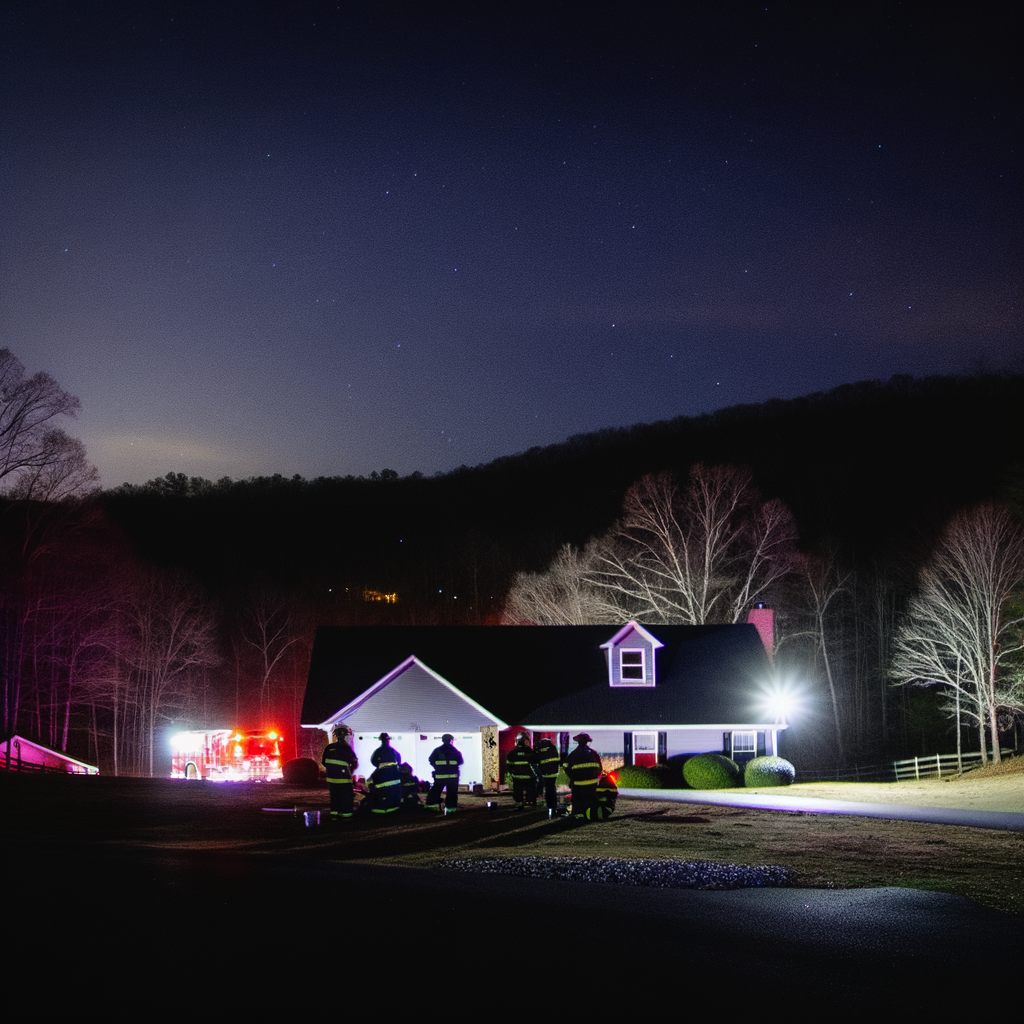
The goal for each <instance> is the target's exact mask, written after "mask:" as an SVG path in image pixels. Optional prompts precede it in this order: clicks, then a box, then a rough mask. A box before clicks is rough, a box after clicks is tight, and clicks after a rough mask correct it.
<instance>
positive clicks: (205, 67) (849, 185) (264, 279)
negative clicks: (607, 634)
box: [0, 0, 1024, 486]
mask: <svg viewBox="0 0 1024 1024" xmlns="http://www.w3.org/2000/svg"><path fill="white" fill-rule="evenodd" d="M276 6H277V7H278V8H279V9H278V10H277V11H276V12H273V13H266V12H262V13H261V12H260V11H259V10H258V9H257V7H256V5H251V4H247V5H245V6H243V5H240V4H234V3H216V2H209V3H204V4H191V3H186V4H175V3H169V4H166V5H162V6H161V7H159V9H157V8H154V9H152V10H150V9H148V8H146V9H140V7H139V5H135V4H127V3H103V2H97V3H91V4H81V5H79V4H64V3H61V4H57V3H46V2H38V0H36V2H32V3H27V2H20V0H18V2H13V3H9V4H7V5H6V6H5V13H4V14H3V15H2V16H0V17H2V22H0V29H2V46H3V51H2V60H0V68H2V70H0V75H2V79H0V85H2V90H3V92H2V104H3V111H4V116H3V119H2V121H3V127H2V129H0V131H2V133H3V160H2V164H0V167H2V174H3V177H4V179H5V185H4V189H3V199H2V207H0V215H2V219H3V229H2V230H3V243H2V249H0V281H2V283H3V295H2V300H3V301H2V306H0V315H2V323H0V331H2V334H0V344H3V345H7V346H8V347H9V348H11V349H12V351H14V352H15V354H16V355H18V356H19V358H21V360H22V361H23V362H24V363H25V364H26V366H27V367H28V369H29V370H30V371H35V370H37V369H45V370H47V371H48V372H50V373H51V374H52V375H53V376H54V377H56V378H57V379H58V380H59V381H60V382H61V384H63V385H64V386H65V387H66V388H68V389H69V390H70V391H72V392H74V393H75V394H77V395H78V396H79V397H80V398H81V400H82V404H83V412H82V415H81V417H80V419H79V421H78V423H77V425H75V426H74V428H73V430H74V432H75V433H77V434H78V435H79V436H81V437H82V439H83V440H84V441H85V443H86V445H87V447H88V450H89V453H90V456H91V457H92V459H93V460H94V461H95V462H96V464H97V465H98V467H99V468H100V470H101V473H102V478H103V483H104V484H105V485H107V486H116V485H117V484H119V483H121V482H122V481H123V480H132V481H142V480H145V479H148V478H150V477H153V476H158V475H163V474H164V473H166V472H168V471H172V470H173V471H178V472H185V473H188V474H190V475H201V476H207V477H211V478H217V477H220V476H223V475H229V476H234V477H240V476H248V475H251V474H264V473H274V472H280V473H283V474H285V475H291V474H293V473H300V474H302V475H304V476H317V475H321V474H323V475H344V474H347V473H356V474H358V473H369V472H370V471H371V470H373V469H379V468H381V467H384V466H387V467H389V468H393V469H396V470H398V471H399V472H401V473H407V472H410V471H412V470H416V469H418V470H421V471H423V472H426V473H431V472H434V471H437V470H445V469H449V468H452V467H454V466H458V465H459V464H461V463H467V464H474V463H477V462H481V461H486V460H490V459H492V458H495V457H497V456H499V455H505V454H511V453H514V452H517V451H521V450H523V449H525V448H528V447H530V446H532V445H535V444H546V443H550V442H554V441H559V440H562V439H564V438H565V437H567V436H569V435H571V434H574V433H579V432H583V431H590V430H595V429H599V428H601V427H607V426H617V425H625V424H631V423H635V422H639V421H651V420H656V419H663V418H667V417H671V416H676V415H680V414H694V413H700V412H704V411H708V410H711V409H715V408H719V407H722V406H727V405H733V404H736V403H739V402H756V401H762V400H765V399H768V398H772V397H790V396H795V395H799V394H803V393H806V392H809V391H815V390H821V389H824V388H828V387H832V386H834V385H836V384H840V383H843V382H846V381H852V380H858V379H863V378H876V377H882V378H886V377H889V376H890V375H892V374H893V373H912V374H915V375H924V374H930V373H958V372H972V371H974V370H977V369H979V368H982V369H986V370H1002V369H1011V370H1016V371H1021V370H1024V359H1022V342H1021V327H1022V324H1021V313H1020V298H1021V259H1020V255H1021V254H1020V233H1019V228H1020V169H1021V155H1020V143H1021V127H1022V126H1021V116H1020V103H1019V100H1020V95H1019V92H1020V90H1019V85H1018V81H1017V70H1018V66H1019V59H1018V56H1017V53H1016V52H1015V49H1014V48H1013V47H1012V46H1011V41H1012V39H1013V38H1014V32H1015V30H1014V29H1012V27H1011V25H1010V24H1009V22H1008V21H1004V20H1002V16H1001V15H999V14H995V13H992V12H991V10H989V11H987V12H986V11H984V10H982V12H981V14H980V15H979V14H978V13H977V12H976V11H975V10H973V9H972V10H970V11H967V10H965V9H961V10H959V11H958V12H955V15H949V14H942V13H939V11H938V8H937V7H936V6H934V5H928V4H896V3H890V4H865V5H859V6H857V7H855V8H854V7H850V8H849V9H845V8H844V10H843V12H842V13H840V14H835V13H832V12H827V13H826V12H825V11H824V8H820V7H814V6H809V5H802V4H801V5H774V4H767V5H765V4H760V5H755V4H743V3H737V4H728V5H711V4H708V5H678V6H679V7H680V9H681V10H682V11H683V13H680V14H673V15H656V14H653V13H651V12H650V11H649V10H648V11H647V12H646V13H645V11H644V8H645V7H647V6H648V5H638V4H616V5H611V4H604V5H598V4H553V3H552V4H546V5H532V4H517V5H511V4H504V5H492V4H471V5H470V4H451V5H428V4H407V3H366V4H363V3H344V4H320V3H305V4H304V3H294V4H287V5H285V4H281V5H276ZM1006 17H1007V18H1008V17H1009V15H1008V14H1007V15H1006Z"/></svg>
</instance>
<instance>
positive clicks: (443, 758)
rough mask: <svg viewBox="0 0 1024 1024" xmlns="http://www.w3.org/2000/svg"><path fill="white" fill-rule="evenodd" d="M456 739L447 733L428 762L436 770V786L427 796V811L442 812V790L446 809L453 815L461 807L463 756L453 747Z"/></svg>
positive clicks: (432, 787)
mask: <svg viewBox="0 0 1024 1024" xmlns="http://www.w3.org/2000/svg"><path fill="white" fill-rule="evenodd" d="M454 739H455V737H454V736H453V735H452V734H451V733H450V732H446V733H445V734H444V735H443V736H442V737H441V746H439V747H435V748H434V750H433V751H432V752H431V754H430V757H429V758H428V760H429V761H430V764H431V767H432V768H433V769H434V772H433V775H434V784H433V785H432V786H431V787H430V792H429V793H428V794H427V810H428V811H440V810H441V790H444V807H445V810H446V811H447V812H448V813H449V814H451V813H453V812H454V811H455V810H457V809H458V806H459V768H460V766H461V765H462V754H461V753H459V751H458V750H456V749H455V747H454V746H452V741H453V740H454Z"/></svg>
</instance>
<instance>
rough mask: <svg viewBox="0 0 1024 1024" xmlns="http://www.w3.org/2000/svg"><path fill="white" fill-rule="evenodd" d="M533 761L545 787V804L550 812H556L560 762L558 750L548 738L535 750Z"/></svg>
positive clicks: (541, 741) (543, 738) (538, 743)
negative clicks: (556, 786)
mask: <svg viewBox="0 0 1024 1024" xmlns="http://www.w3.org/2000/svg"><path fill="white" fill-rule="evenodd" d="M533 759H534V764H535V767H536V769H537V776H538V779H539V781H540V783H541V784H542V785H543V786H544V802H545V803H546V804H547V807H548V811H554V809H555V808H556V807H557V806H558V791H557V790H556V789H555V784H556V782H557V780H558V762H559V760H560V758H559V755H558V748H557V747H556V746H555V745H554V743H552V742H551V740H549V739H548V738H547V737H546V736H542V737H541V738H540V739H539V740H537V746H535V747H534V748H533Z"/></svg>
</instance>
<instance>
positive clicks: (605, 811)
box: [587, 772, 619, 821]
mask: <svg viewBox="0 0 1024 1024" xmlns="http://www.w3.org/2000/svg"><path fill="white" fill-rule="evenodd" d="M618 798H619V787H618V786H616V785H615V779H614V778H612V776H611V775H610V774H609V773H608V772H605V773H604V774H603V775H602V776H601V778H600V780H599V781H598V783H597V803H596V804H594V806H593V807H591V808H590V810H589V811H588V812H587V818H588V819H589V820H590V821H604V820H605V819H607V818H610V817H611V816H612V815H613V814H614V813H615V801H616V800H618Z"/></svg>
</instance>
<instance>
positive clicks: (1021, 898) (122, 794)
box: [0, 776, 1024, 914]
mask: <svg viewBox="0 0 1024 1024" xmlns="http://www.w3.org/2000/svg"><path fill="white" fill-rule="evenodd" d="M326 798H327V793H326V789H325V788H324V789H320V790H312V791H310V790H299V789H293V788H289V787H285V786H282V785H263V786H260V785H229V784H225V785H219V786H218V785H213V784H210V783H184V782H170V781H167V780H159V779H152V780H147V779H112V778H103V777H97V778H80V777H79V778H70V777H50V778H44V777H23V778H16V777H14V778H12V777H2V776H0V808H2V813H3V815H4V821H5V832H6V841H7V844H8V846H9V847H19V846H20V847H28V846H31V845H32V844H36V843H45V844H46V845H47V846H50V845H52V844H55V843H60V844H68V845H69V846H72V845H75V844H87V845H90V846H94V845H96V844H103V845H114V846H128V847H144V848H167V849H175V848H190V849H201V848H207V849H232V850H237V851H244V852H250V853H252V854H254V855H262V856H281V855H287V856H294V857H309V858H315V859H325V860H341V861H351V862H363V863H375V864H391V865H407V866H410V867H425V868H429V867H433V866H436V865H437V864H438V863H440V862H441V861H443V860H445V859H448V858H453V857H496V856H522V855H530V854H535V855H540V856H555V857H558V856H600V857H623V858H641V857H650V858H669V859H674V860H710V861H720V862H726V863H735V864H779V865H783V866H785V867H788V868H791V869H792V870H793V871H795V872H796V874H797V879H798V884H799V885H802V886H807V887H812V888H854V887H862V886H889V885H894V886H908V887H911V888H917V889H928V890H933V891H937V892H947V893H955V894H958V895H961V896H967V897H969V898H970V899H972V900H976V901H977V902H978V903H981V904H984V905H985V906H988V907H993V908H996V909H999V910H1002V911H1008V912H1011V913H1016V914H1022V913H1024V870H1022V868H1021V865H1022V864H1024V833H1020V832H1002V831H993V830H989V829H979V828H964V827H959V826H950V825H931V824H922V823H910V822H900V821H889V820H885V819H876V818H859V817H848V816H831V815H816V814H807V813H803V812H795V813H786V812H777V811H760V810H752V809H747V808H739V807H718V806H705V805H699V804H678V803H669V802H659V801H657V800H628V799H625V798H623V799H620V801H619V806H618V813H617V814H616V816H615V817H614V818H612V819H611V820H610V821H607V822H602V823H599V824H588V825H583V826H578V827H574V826H572V825H568V824H567V823H565V822H564V821H553V822H552V821H549V820H548V819H547V818H546V816H544V814H543V812H525V813H515V812H513V811H512V805H511V800H510V798H508V797H501V798H499V801H498V804H499V806H498V807H497V808H496V809H494V810H488V809H487V808H486V807H485V801H484V800H483V799H481V798H478V797H463V798H462V801H461V805H460V811H459V813H458V814H457V815H453V816H450V817H448V818H437V817H433V816H428V815H427V814H426V813H425V812H424V813H422V814H410V815H407V816H397V815H396V816H395V817H393V818H392V817H389V818H387V819H386V820H382V821H381V820H368V819H365V820H364V819H359V818H355V819H352V820H351V821H348V822H346V823H344V824H342V825H338V826H331V825H322V826H320V827H317V828H307V827H304V826H303V817H302V811H304V810H305V809H307V808H326V803H327V799H326ZM265 808H276V810H266V809H265ZM324 817H326V815H324Z"/></svg>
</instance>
